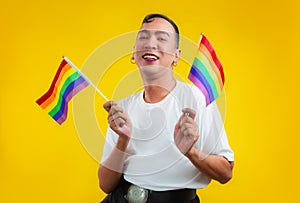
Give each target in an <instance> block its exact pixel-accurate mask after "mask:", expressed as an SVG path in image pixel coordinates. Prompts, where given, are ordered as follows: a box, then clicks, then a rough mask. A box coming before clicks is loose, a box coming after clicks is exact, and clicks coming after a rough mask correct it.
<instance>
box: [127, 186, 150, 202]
mask: <svg viewBox="0 0 300 203" xmlns="http://www.w3.org/2000/svg"><path fill="white" fill-rule="evenodd" d="M126 199H127V201H128V202H129V203H146V202H147V199H148V190H146V189H145V188H142V187H140V186H137V185H130V187H129V188H128V191H127V195H126Z"/></svg>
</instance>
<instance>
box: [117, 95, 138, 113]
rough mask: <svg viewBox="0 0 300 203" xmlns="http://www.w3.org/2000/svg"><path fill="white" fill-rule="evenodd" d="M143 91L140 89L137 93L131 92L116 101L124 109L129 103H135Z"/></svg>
mask: <svg viewBox="0 0 300 203" xmlns="http://www.w3.org/2000/svg"><path fill="white" fill-rule="evenodd" d="M142 94H143V91H140V92H138V93H135V94H132V95H130V96H128V97H126V98H124V99H122V100H120V101H118V102H117V103H118V105H119V106H120V107H122V108H124V109H127V108H128V107H129V105H132V104H136V102H138V101H139V100H140V98H141V97H142Z"/></svg>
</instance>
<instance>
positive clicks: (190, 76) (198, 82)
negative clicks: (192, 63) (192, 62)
mask: <svg viewBox="0 0 300 203" xmlns="http://www.w3.org/2000/svg"><path fill="white" fill-rule="evenodd" d="M188 78H189V79H190V81H192V83H194V84H195V85H196V86H197V87H198V88H199V89H200V91H201V92H202V93H203V95H204V97H205V101H206V106H207V105H208V104H210V101H209V96H208V92H207V90H206V89H205V87H204V86H203V84H202V83H201V82H200V81H199V79H198V78H197V77H196V76H194V75H193V74H191V73H190V74H189V76H188Z"/></svg>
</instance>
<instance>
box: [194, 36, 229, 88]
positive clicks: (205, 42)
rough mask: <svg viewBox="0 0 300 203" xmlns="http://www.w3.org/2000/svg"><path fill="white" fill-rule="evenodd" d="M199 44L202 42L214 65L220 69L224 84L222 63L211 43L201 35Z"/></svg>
mask: <svg viewBox="0 0 300 203" xmlns="http://www.w3.org/2000/svg"><path fill="white" fill-rule="evenodd" d="M201 44H203V45H204V46H205V47H206V48H207V50H208V51H209V53H210V54H211V57H212V59H213V61H214V62H215V64H216V66H217V67H218V69H219V71H220V74H221V78H222V82H223V85H224V82H225V77H224V71H223V67H222V64H221V63H220V61H219V59H218V58H217V55H216V52H215V50H214V49H213V47H212V46H211V44H210V43H209V41H208V40H207V38H206V37H205V36H204V35H202V39H201ZM199 49H200V46H199Z"/></svg>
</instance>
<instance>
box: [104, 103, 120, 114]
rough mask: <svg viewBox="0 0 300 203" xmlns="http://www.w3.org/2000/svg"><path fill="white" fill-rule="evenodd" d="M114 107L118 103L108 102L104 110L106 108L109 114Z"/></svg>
mask: <svg viewBox="0 0 300 203" xmlns="http://www.w3.org/2000/svg"><path fill="white" fill-rule="evenodd" d="M114 105H117V103H116V102H114V101H108V102H105V103H104V104H103V108H104V109H105V110H106V111H107V112H109V110H110V108H111V107H112V106H114Z"/></svg>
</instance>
